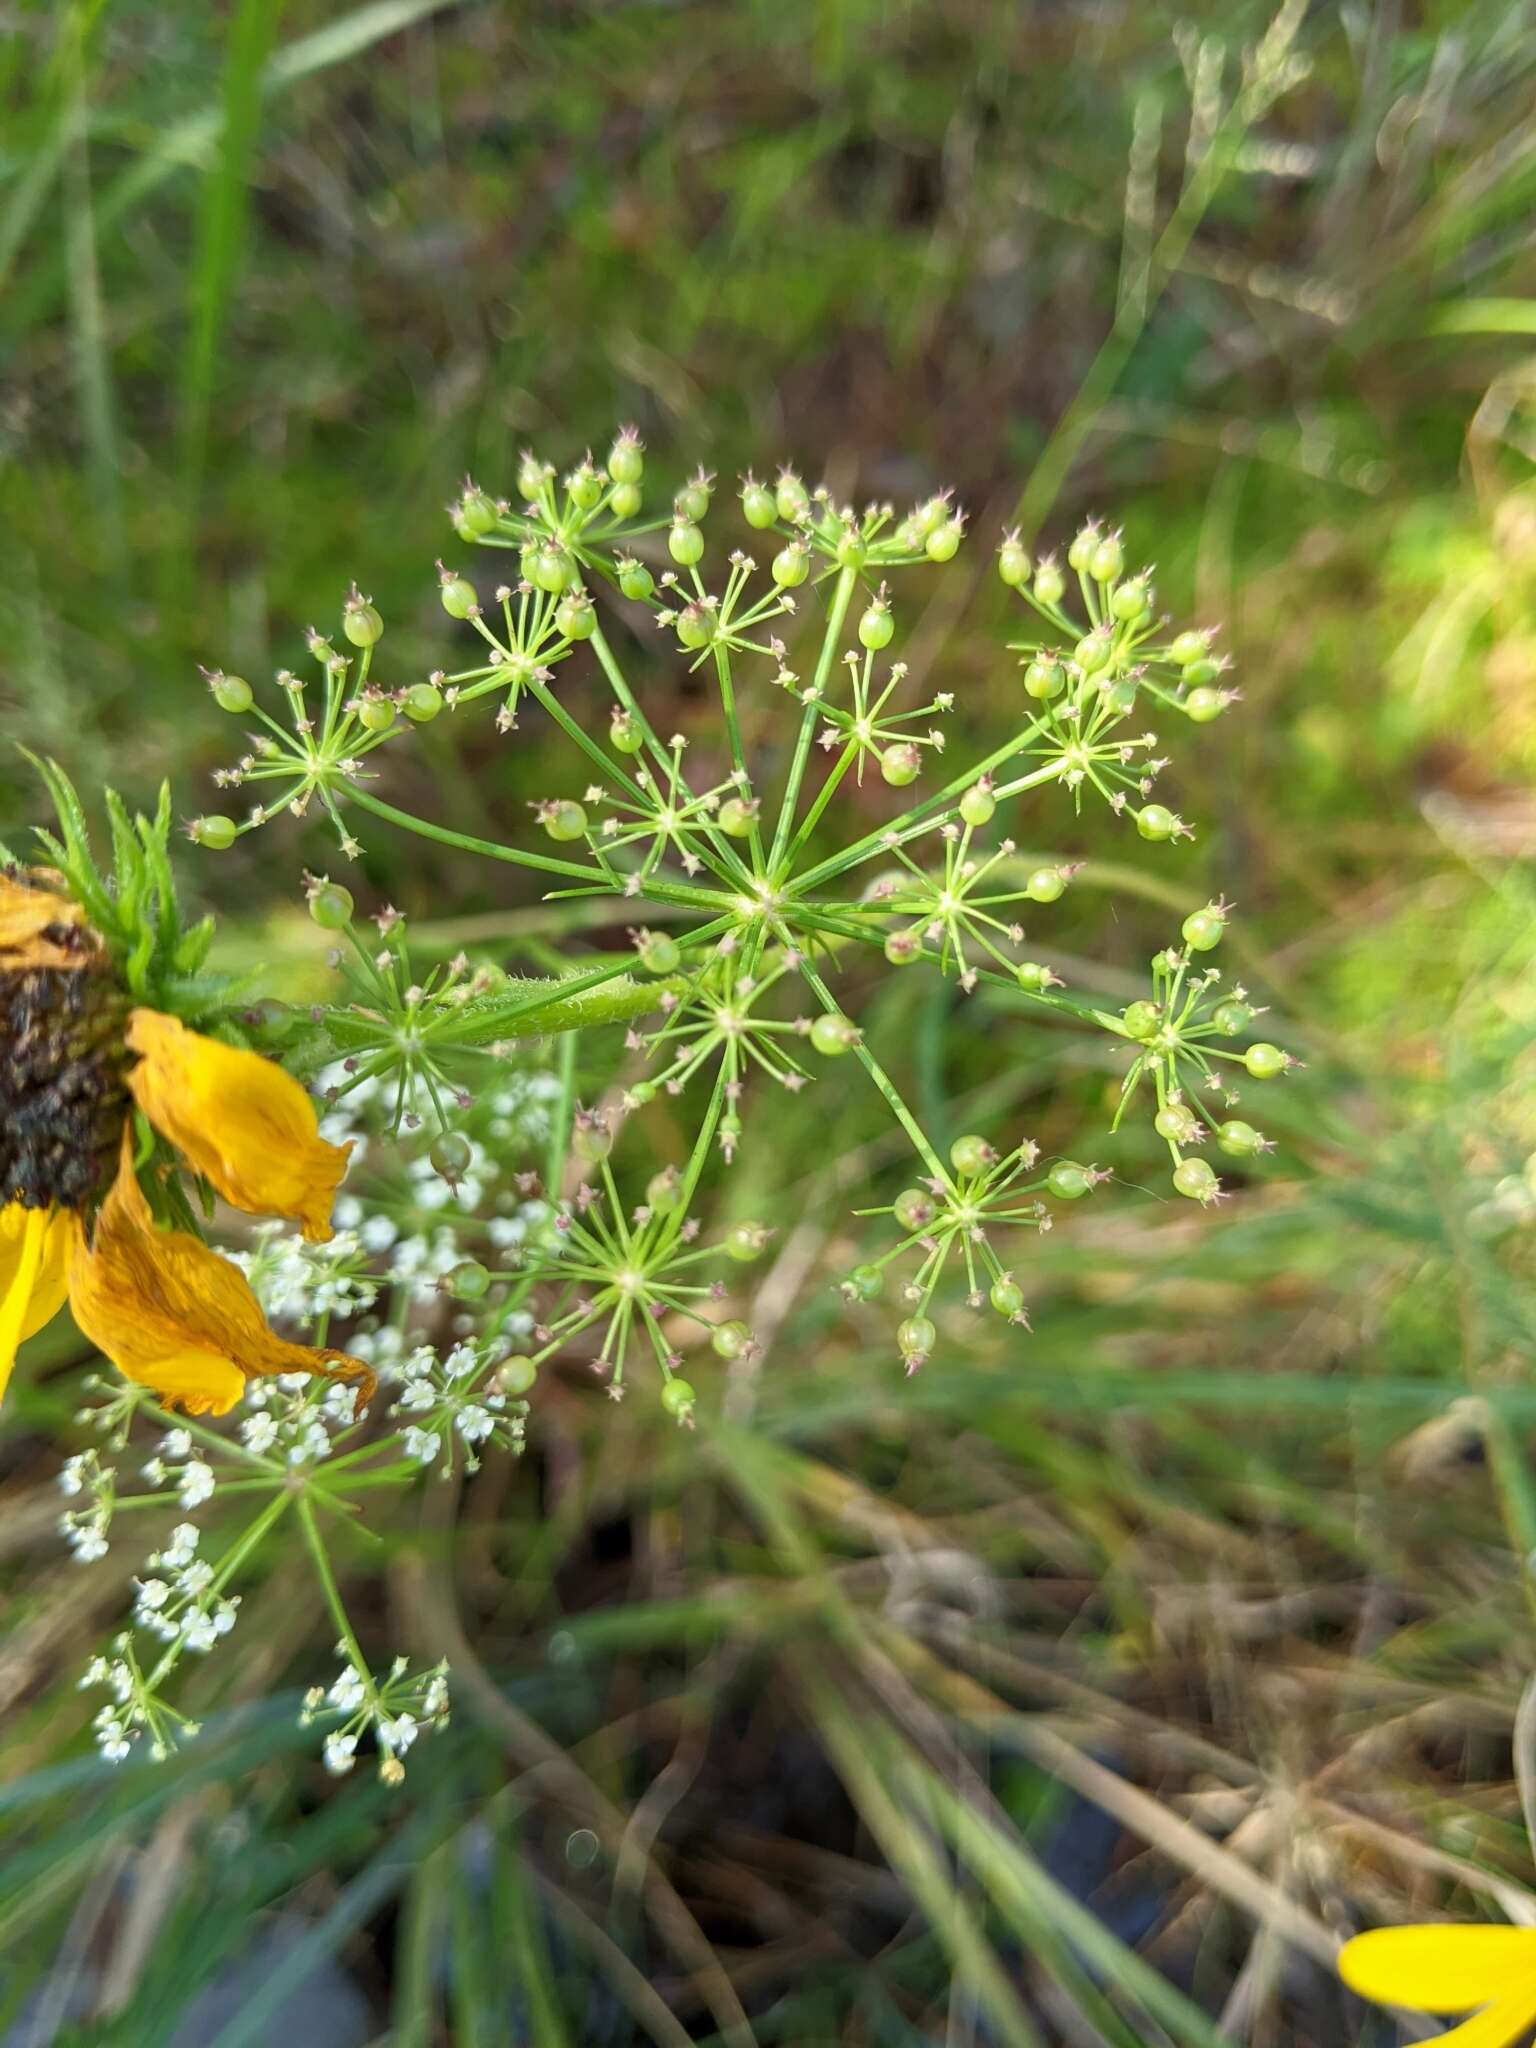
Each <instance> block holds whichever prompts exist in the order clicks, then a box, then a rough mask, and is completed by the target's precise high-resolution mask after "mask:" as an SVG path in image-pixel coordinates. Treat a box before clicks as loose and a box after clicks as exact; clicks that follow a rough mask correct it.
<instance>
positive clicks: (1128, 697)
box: [1099, 676, 1136, 716]
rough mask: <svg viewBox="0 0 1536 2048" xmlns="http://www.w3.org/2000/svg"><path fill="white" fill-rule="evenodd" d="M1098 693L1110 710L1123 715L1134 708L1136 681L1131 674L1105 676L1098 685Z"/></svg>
mask: <svg viewBox="0 0 1536 2048" xmlns="http://www.w3.org/2000/svg"><path fill="white" fill-rule="evenodd" d="M1099 694H1100V696H1101V697H1102V698H1103V700H1104V702H1105V703H1106V704H1107V705H1108V706H1109V708H1110V710H1111V711H1118V712H1120V713H1121V714H1122V716H1123V715H1124V713H1126V712H1127V711H1134V710H1135V709H1136V682H1135V678H1134V677H1132V676H1117V677H1114V678H1111V677H1109V676H1106V677H1105V678H1104V680H1103V682H1102V683H1101V684H1100V685H1099Z"/></svg>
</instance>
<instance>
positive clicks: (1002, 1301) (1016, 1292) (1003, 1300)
mask: <svg viewBox="0 0 1536 2048" xmlns="http://www.w3.org/2000/svg"><path fill="white" fill-rule="evenodd" d="M988 1299H989V1300H990V1302H991V1303H992V1306H993V1307H994V1308H995V1309H996V1310H997V1312H998V1314H999V1315H1000V1316H1008V1317H1010V1318H1011V1317H1013V1316H1016V1315H1018V1314H1020V1313H1021V1311H1022V1310H1023V1307H1024V1290H1023V1288H1022V1287H1020V1285H1019V1284H1018V1282H1017V1281H1016V1280H994V1281H993V1282H992V1286H991V1289H990V1292H989V1294H988Z"/></svg>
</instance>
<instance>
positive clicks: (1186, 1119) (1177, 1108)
mask: <svg viewBox="0 0 1536 2048" xmlns="http://www.w3.org/2000/svg"><path fill="white" fill-rule="evenodd" d="M1152 1128H1153V1130H1154V1131H1156V1133H1157V1135H1158V1136H1159V1137H1160V1138H1166V1139H1167V1140H1168V1142H1169V1143H1170V1144H1171V1145H1193V1144H1194V1142H1195V1140H1196V1139H1197V1138H1198V1137H1199V1135H1200V1126H1199V1123H1198V1122H1197V1121H1196V1119H1195V1117H1194V1116H1193V1114H1192V1113H1191V1112H1190V1111H1189V1110H1187V1109H1186V1108H1185V1107H1184V1105H1183V1103H1182V1102H1170V1103H1168V1104H1167V1105H1166V1107H1164V1108H1162V1109H1160V1110H1159V1111H1158V1112H1157V1115H1156V1116H1155V1117H1153V1119H1152Z"/></svg>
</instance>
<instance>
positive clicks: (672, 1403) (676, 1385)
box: [661, 1377, 699, 1422]
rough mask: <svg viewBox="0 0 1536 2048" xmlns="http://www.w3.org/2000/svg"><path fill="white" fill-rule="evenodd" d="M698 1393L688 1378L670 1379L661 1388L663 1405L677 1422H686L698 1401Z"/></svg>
mask: <svg viewBox="0 0 1536 2048" xmlns="http://www.w3.org/2000/svg"><path fill="white" fill-rule="evenodd" d="M698 1398H699V1397H698V1395H697V1394H696V1393H695V1392H694V1391H693V1388H692V1387H691V1386H690V1385H689V1384H688V1382H687V1381H686V1380H680V1379H677V1378H675V1377H674V1378H673V1379H670V1380H668V1381H667V1382H666V1383H665V1385H664V1386H663V1387H662V1390H661V1405H662V1407H663V1408H665V1409H666V1411H667V1413H668V1414H669V1415H670V1416H672V1418H673V1419H674V1420H675V1421H677V1422H686V1421H687V1420H688V1417H689V1416H690V1415H691V1414H692V1413H693V1411H694V1407H695V1405H696V1404H697V1402H698Z"/></svg>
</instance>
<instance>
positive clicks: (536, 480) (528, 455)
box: [517, 449, 550, 499]
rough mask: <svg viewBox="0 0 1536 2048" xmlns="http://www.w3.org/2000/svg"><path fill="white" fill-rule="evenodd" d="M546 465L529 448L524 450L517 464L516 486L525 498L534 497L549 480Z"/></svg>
mask: <svg viewBox="0 0 1536 2048" xmlns="http://www.w3.org/2000/svg"><path fill="white" fill-rule="evenodd" d="M549 474H550V472H549V469H548V467H547V466H546V465H545V464H544V463H542V462H540V460H539V458H538V457H537V455H535V454H534V453H533V451H532V450H531V449H528V450H525V451H524V454H523V458H522V460H521V461H520V462H519V463H518V465H517V488H518V490H519V491H520V492H521V493H522V495H523V496H524V497H525V498H530V499H531V498H536V497H538V495H539V493H540V492H541V491H542V490H543V488H544V486H545V484H546V483H547V482H548V480H549Z"/></svg>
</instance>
